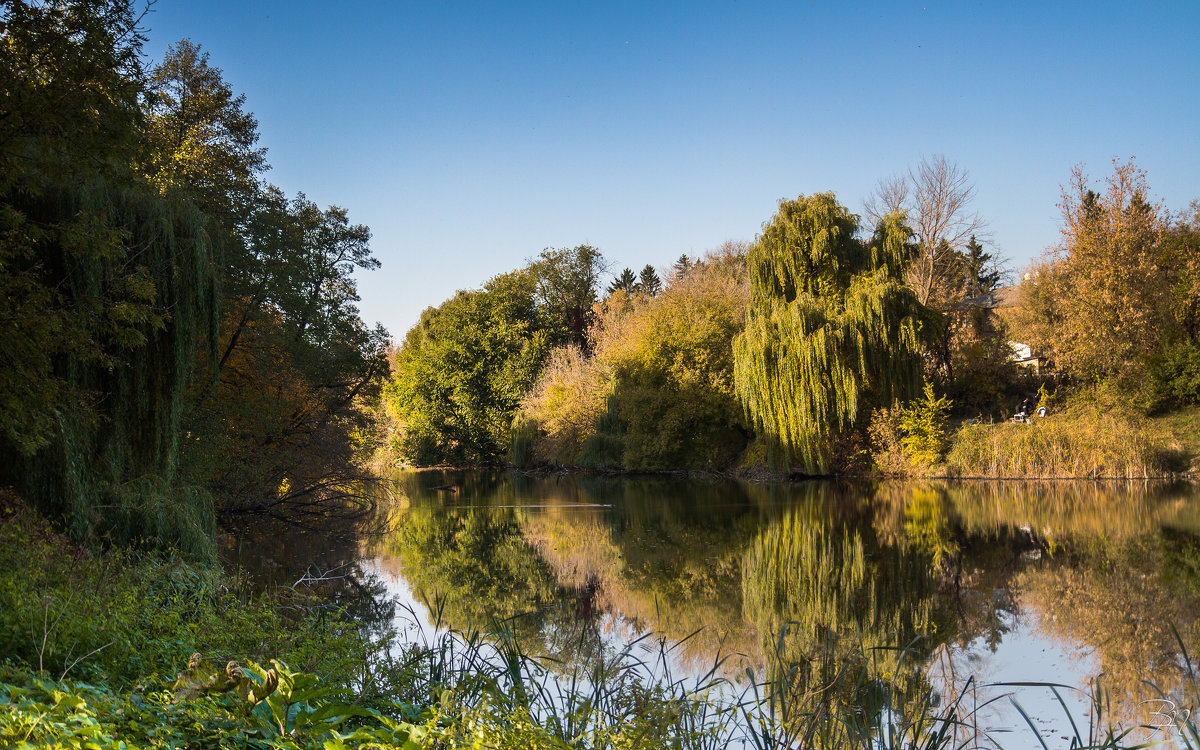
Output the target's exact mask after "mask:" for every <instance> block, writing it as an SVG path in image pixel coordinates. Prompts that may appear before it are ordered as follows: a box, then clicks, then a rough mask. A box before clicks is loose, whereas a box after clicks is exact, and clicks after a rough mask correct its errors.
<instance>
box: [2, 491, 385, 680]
mask: <svg viewBox="0 0 1200 750" xmlns="http://www.w3.org/2000/svg"><path fill="white" fill-rule="evenodd" d="M318 604H319V602H318V601H317V600H316V599H315V598H314V597H312V596H310V595H308V594H305V593H302V592H296V591H292V590H291V589H283V590H280V591H278V592H275V593H272V594H269V595H259V596H255V597H243V596H240V595H239V594H238V593H237V587H236V585H235V582H233V581H230V580H229V579H227V578H225V577H223V576H221V574H219V573H218V572H216V571H214V570H211V569H207V568H202V567H195V566H193V565H191V564H189V563H187V562H186V561H184V560H183V559H182V558H180V557H178V556H175V555H170V554H165V555H164V554H156V555H143V554H139V553H137V552H133V551H120V552H103V553H102V552H95V551H89V550H87V549H84V548H81V547H79V546H76V545H74V544H72V543H70V542H69V541H68V540H67V539H66V538H65V537H63V536H61V535H59V534H57V533H56V532H54V531H53V530H52V529H51V528H50V527H49V526H48V525H47V524H46V523H45V521H43V520H42V519H41V518H40V517H39V516H37V515H36V514H35V513H33V512H32V511H30V510H28V509H27V508H25V507H24V506H23V505H21V504H20V503H19V501H16V500H15V498H13V496H12V495H2V494H0V653H2V654H4V655H5V657H6V658H7V659H8V660H9V661H10V662H12V663H15V664H17V665H23V666H25V667H27V668H29V669H32V670H36V671H38V672H44V673H46V674H48V675H50V676H52V677H55V678H59V679H62V678H64V677H68V676H69V677H75V678H78V679H86V680H89V681H101V682H104V683H107V684H109V685H110V686H112V687H114V688H121V687H124V686H127V685H131V684H134V683H136V682H138V681H140V680H142V679H144V678H146V677H147V676H150V675H154V674H168V673H171V674H173V673H174V671H175V670H177V669H178V668H179V665H180V664H182V663H186V662H187V659H188V657H189V655H190V654H192V653H193V652H195V651H202V652H204V653H207V654H213V655H215V656H219V657H222V658H234V657H238V658H246V657H249V658H252V659H261V660H265V659H267V658H271V657H278V658H283V659H287V660H288V661H290V662H292V663H294V664H296V665H298V666H300V667H301V668H303V669H305V670H309V671H314V670H319V671H321V672H322V673H323V674H333V675H347V677H346V678H345V680H346V681H347V682H348V681H349V677H348V676H349V675H350V674H352V673H353V670H352V669H351V665H352V664H354V663H355V661H356V660H359V659H361V652H362V646H361V644H362V641H363V638H365V635H364V634H363V633H362V632H360V627H359V626H358V625H357V624H355V623H350V622H347V621H345V620H342V619H340V618H339V617H336V616H329V615H328V614H327V613H323V612H322V608H321V607H319V606H317V605H318Z"/></svg>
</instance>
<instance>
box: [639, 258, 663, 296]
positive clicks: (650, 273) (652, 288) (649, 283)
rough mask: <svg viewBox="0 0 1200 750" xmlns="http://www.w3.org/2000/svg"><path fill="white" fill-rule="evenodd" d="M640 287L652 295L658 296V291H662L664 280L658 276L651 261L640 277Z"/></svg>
mask: <svg viewBox="0 0 1200 750" xmlns="http://www.w3.org/2000/svg"><path fill="white" fill-rule="evenodd" d="M638 289H639V290H640V291H643V292H645V293H646V294H648V295H650V296H651V297H657V296H658V293H659V292H661V291H662V280H661V279H659V278H658V273H657V272H656V271H655V270H654V266H652V265H650V264H649V263H647V264H646V267H645V268H643V269H642V273H641V274H640V275H639V277H638Z"/></svg>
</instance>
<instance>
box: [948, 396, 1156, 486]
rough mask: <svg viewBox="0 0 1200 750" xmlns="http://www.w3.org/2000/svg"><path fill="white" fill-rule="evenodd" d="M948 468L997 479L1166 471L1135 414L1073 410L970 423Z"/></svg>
mask: <svg viewBox="0 0 1200 750" xmlns="http://www.w3.org/2000/svg"><path fill="white" fill-rule="evenodd" d="M946 468H947V471H948V473H950V474H951V475H954V476H960V477H986V478H994V479H1007V478H1029V479H1068V478H1093V479H1101V478H1107V479H1145V478H1148V477H1153V476H1162V475H1164V474H1166V473H1167V465H1166V461H1165V459H1164V456H1163V455H1162V453H1161V451H1160V450H1159V449H1158V448H1157V447H1156V441H1155V440H1154V439H1153V436H1152V435H1151V433H1150V432H1149V431H1148V429H1147V428H1146V427H1145V426H1144V425H1143V424H1142V423H1141V422H1140V421H1138V420H1137V419H1135V418H1133V417H1129V416H1123V415H1120V414H1116V413H1099V414H1095V413H1093V414H1087V413H1078V412H1077V413H1074V414H1062V415H1057V416H1051V417H1048V418H1044V419H1035V420H1034V421H1032V422H1030V423H1026V424H1009V423H1005V424H995V425H984V424H975V425H966V426H964V427H962V428H961V429H960V430H958V432H956V433H955V434H954V435H953V436H952V437H951V443H950V451H949V453H948V454H947V456H946Z"/></svg>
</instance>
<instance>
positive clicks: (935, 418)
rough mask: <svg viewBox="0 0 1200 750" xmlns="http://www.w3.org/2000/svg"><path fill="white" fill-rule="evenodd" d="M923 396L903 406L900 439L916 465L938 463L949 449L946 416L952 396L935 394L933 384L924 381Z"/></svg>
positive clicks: (910, 459) (909, 457)
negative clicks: (947, 445)
mask: <svg viewBox="0 0 1200 750" xmlns="http://www.w3.org/2000/svg"><path fill="white" fill-rule="evenodd" d="M923 394H924V395H923V397H922V398H921V399H919V400H915V401H912V402H910V403H909V404H907V405H905V406H904V407H902V408H901V409H900V429H901V430H902V431H903V433H904V434H903V436H902V437H901V438H900V443H901V445H903V446H904V450H905V452H906V453H907V454H908V459H909V461H911V462H912V463H914V464H917V465H922V464H924V465H929V464H934V463H937V461H938V460H939V459H940V458H941V457H942V454H943V453H944V452H945V450H946V416H947V414H949V412H950V406H951V403H950V399H949V398H947V397H945V396H942V397H941V398H934V397H933V385H932V384H930V383H929V382H926V383H925V388H924V391H923Z"/></svg>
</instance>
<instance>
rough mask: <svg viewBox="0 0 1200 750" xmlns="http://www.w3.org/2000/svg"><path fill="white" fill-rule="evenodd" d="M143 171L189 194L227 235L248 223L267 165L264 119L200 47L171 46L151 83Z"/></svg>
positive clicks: (183, 42)
mask: <svg viewBox="0 0 1200 750" xmlns="http://www.w3.org/2000/svg"><path fill="white" fill-rule="evenodd" d="M149 89H150V90H149V93H148V96H147V113H146V124H147V128H146V139H147V141H148V144H149V149H148V152H147V155H146V158H145V164H144V166H143V168H144V169H145V170H146V172H147V174H149V175H150V176H151V179H152V180H153V181H154V182H155V184H157V185H159V186H160V187H161V188H162V189H164V190H180V191H183V192H185V193H186V194H187V195H188V196H189V197H190V198H191V199H192V200H193V201H194V202H195V203H196V204H197V205H198V206H200V207H201V209H202V210H203V211H204V212H205V213H206V214H207V215H208V216H209V217H210V218H211V219H213V220H214V221H216V222H218V223H219V224H220V225H222V226H223V228H224V230H225V231H227V232H233V231H235V230H236V229H238V228H239V224H240V223H241V222H242V221H244V219H245V218H246V216H247V211H248V209H249V207H250V205H251V204H252V202H253V201H254V199H255V197H256V194H257V192H258V189H259V186H258V176H259V175H260V174H261V173H262V172H264V171H265V170H266V169H267V168H268V167H267V161H266V149H265V148H261V147H259V146H258V121H257V120H255V118H254V115H252V114H251V113H249V112H247V111H246V110H245V109H244V106H245V102H246V97H245V95H237V96H235V95H234V93H233V89H232V88H231V87H230V86H229V84H228V83H226V82H225V80H224V79H223V78H222V74H221V69H220V68H217V67H215V66H213V65H211V64H209V58H208V53H207V52H203V51H202V50H201V49H200V45H198V44H195V43H193V42H191V41H189V40H187V39H183V40H181V41H179V42H177V43H176V44H173V45H171V46H170V47H168V48H167V52H166V55H165V56H164V58H163V61H162V62H161V63H160V64H159V65H158V66H156V67H155V68H154V70H153V71H152V73H151V75H150V80H149Z"/></svg>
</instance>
